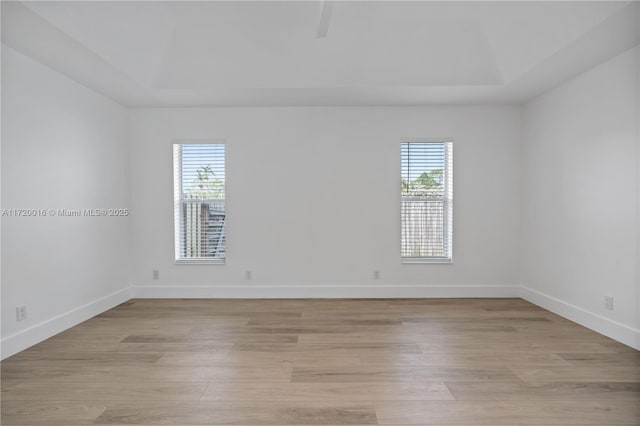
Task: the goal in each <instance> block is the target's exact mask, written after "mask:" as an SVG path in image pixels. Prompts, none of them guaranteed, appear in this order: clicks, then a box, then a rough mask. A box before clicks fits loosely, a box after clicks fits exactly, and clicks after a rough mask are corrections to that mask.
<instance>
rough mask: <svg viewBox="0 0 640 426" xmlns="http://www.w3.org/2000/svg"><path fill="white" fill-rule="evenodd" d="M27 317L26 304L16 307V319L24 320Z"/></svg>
mask: <svg viewBox="0 0 640 426" xmlns="http://www.w3.org/2000/svg"><path fill="white" fill-rule="evenodd" d="M26 319H27V307H26V306H18V307H17V308H16V320H17V321H24V320H26Z"/></svg>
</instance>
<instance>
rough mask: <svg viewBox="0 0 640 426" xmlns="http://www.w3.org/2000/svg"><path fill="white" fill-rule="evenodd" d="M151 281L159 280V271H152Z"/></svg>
mask: <svg viewBox="0 0 640 426" xmlns="http://www.w3.org/2000/svg"><path fill="white" fill-rule="evenodd" d="M153 279H154V280H159V279H160V271H158V270H157V269H154V270H153Z"/></svg>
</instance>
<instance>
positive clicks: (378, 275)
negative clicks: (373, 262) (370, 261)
mask: <svg viewBox="0 0 640 426" xmlns="http://www.w3.org/2000/svg"><path fill="white" fill-rule="evenodd" d="M373 279H374V280H379V279H380V271H378V270H377V269H376V270H375V271H373Z"/></svg>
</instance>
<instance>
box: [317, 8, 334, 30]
mask: <svg viewBox="0 0 640 426" xmlns="http://www.w3.org/2000/svg"><path fill="white" fill-rule="evenodd" d="M332 10H333V1H332V0H322V10H321V12H320V21H319V22H318V32H317V33H316V38H325V37H326V36H327V32H328V31H329V23H330V22H331V12H332Z"/></svg>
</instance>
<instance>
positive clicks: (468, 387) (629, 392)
mask: <svg viewBox="0 0 640 426" xmlns="http://www.w3.org/2000/svg"><path fill="white" fill-rule="evenodd" d="M446 385H447V388H448V389H449V390H450V391H451V393H452V394H453V395H454V397H455V399H456V400H458V401H510V400H523V401H531V400H551V401H553V400H566V401H574V400H587V401H604V400H612V399H613V400H621V399H624V400H631V401H637V402H638V403H639V404H640V383H630V382H579V383H576V382H569V383H563V382H553V383H545V384H536V385H532V384H526V383H522V382H519V381H489V380H487V381H483V382H466V381H458V382H451V381H448V382H446Z"/></svg>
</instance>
